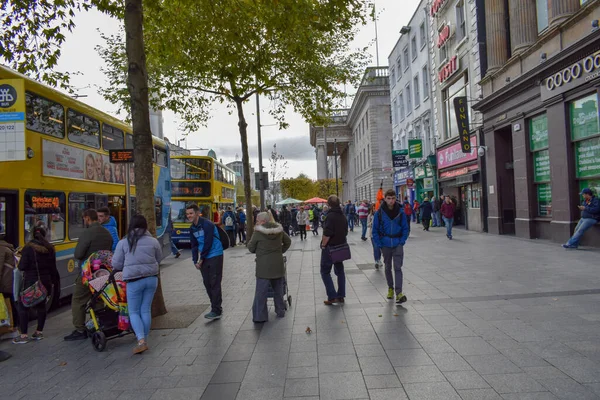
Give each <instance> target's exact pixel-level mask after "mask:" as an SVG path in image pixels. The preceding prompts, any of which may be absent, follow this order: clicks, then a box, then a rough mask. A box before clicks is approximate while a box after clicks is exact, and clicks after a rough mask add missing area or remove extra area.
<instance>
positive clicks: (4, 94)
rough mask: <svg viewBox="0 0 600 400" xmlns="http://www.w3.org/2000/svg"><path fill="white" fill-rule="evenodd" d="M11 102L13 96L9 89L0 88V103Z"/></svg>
mask: <svg viewBox="0 0 600 400" xmlns="http://www.w3.org/2000/svg"><path fill="white" fill-rule="evenodd" d="M5 101H6V102H13V101H15V97H14V96H13V95H12V94H11V93H10V89H0V103H2V102H5Z"/></svg>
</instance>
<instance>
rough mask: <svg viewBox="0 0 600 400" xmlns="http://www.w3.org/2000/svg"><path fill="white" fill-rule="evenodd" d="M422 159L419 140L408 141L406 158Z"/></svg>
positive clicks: (421, 146)
mask: <svg viewBox="0 0 600 400" xmlns="http://www.w3.org/2000/svg"><path fill="white" fill-rule="evenodd" d="M422 157H423V141H422V140H421V139H408V158H422Z"/></svg>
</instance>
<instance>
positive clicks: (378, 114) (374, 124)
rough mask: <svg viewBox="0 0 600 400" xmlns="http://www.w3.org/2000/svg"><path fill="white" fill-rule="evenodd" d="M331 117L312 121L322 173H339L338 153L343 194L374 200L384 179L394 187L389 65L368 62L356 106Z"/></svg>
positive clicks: (386, 185) (344, 197) (324, 175)
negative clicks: (333, 165) (334, 164)
mask: <svg viewBox="0 0 600 400" xmlns="http://www.w3.org/2000/svg"><path fill="white" fill-rule="evenodd" d="M330 121H331V122H330V123H329V124H328V125H327V126H326V127H321V126H311V127H310V141H311V145H312V146H313V147H315V150H316V156H317V178H318V179H322V178H327V177H329V178H331V177H333V175H332V174H333V171H329V169H330V168H328V159H329V157H331V156H334V154H337V157H339V161H338V163H339V164H338V165H339V167H340V168H339V171H338V172H339V178H340V179H341V180H342V183H343V185H342V188H343V189H342V193H341V197H342V200H344V201H347V200H352V201H355V200H363V199H367V200H371V201H374V200H375V197H376V193H377V190H379V187H380V185H383V187H384V188H391V187H393V171H392V151H391V146H392V124H391V117H390V88H389V74H388V68H387V67H370V68H367V70H366V71H365V74H364V76H363V79H362V81H361V84H360V86H359V87H358V91H357V93H356V95H355V97H354V100H353V102H352V106H351V107H350V109H344V110H337V111H335V112H334V113H333V114H332V116H331V118H330ZM325 155H327V157H326V156H325Z"/></svg>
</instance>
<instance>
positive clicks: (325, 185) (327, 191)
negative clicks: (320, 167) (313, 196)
mask: <svg viewBox="0 0 600 400" xmlns="http://www.w3.org/2000/svg"><path fill="white" fill-rule="evenodd" d="M315 185H316V188H317V197H320V198H322V199H326V198H328V197H329V196H331V195H332V194H336V191H335V189H336V187H335V179H319V180H317V182H316V183H315ZM338 189H339V193H342V180H341V179H338Z"/></svg>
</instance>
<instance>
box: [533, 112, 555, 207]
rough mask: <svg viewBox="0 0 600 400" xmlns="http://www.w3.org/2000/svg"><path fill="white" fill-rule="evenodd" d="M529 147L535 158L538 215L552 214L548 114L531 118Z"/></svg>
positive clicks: (534, 174)
mask: <svg viewBox="0 0 600 400" xmlns="http://www.w3.org/2000/svg"><path fill="white" fill-rule="evenodd" d="M529 149H530V150H531V152H532V159H533V182H534V184H535V186H536V195H537V204H538V207H537V215H538V216H540V217H550V216H552V185H551V183H550V181H551V175H550V154H549V152H548V117H547V116H546V114H541V115H538V116H535V117H533V118H531V119H530V120H529Z"/></svg>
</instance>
